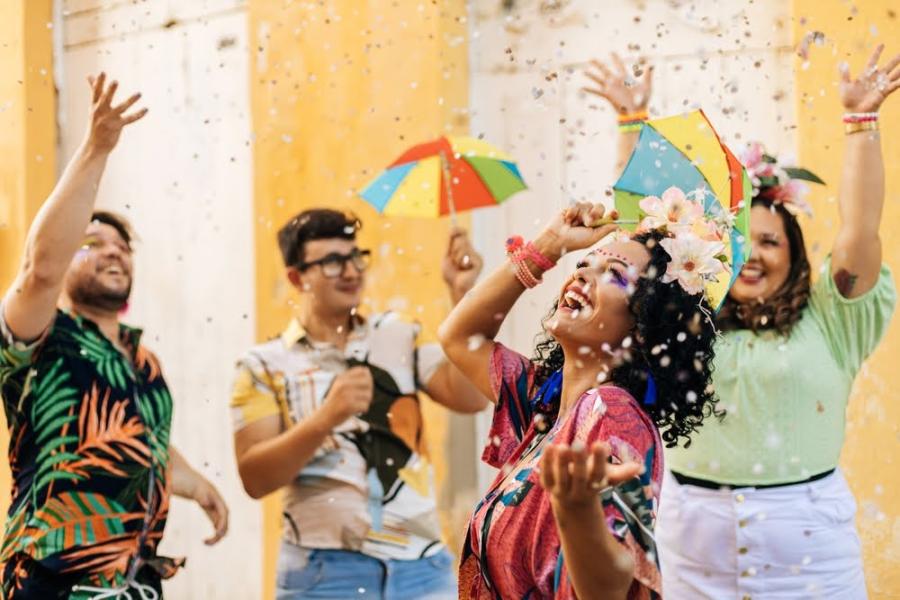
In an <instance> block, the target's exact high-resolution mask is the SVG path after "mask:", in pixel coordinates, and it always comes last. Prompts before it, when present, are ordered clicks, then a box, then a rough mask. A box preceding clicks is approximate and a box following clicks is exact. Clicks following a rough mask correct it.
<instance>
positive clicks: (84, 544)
mask: <svg viewBox="0 0 900 600" xmlns="http://www.w3.org/2000/svg"><path fill="white" fill-rule="evenodd" d="M0 311H2V307H0ZM0 315H2V312H0ZM2 321H3V319H0V328H2V335H0V391H2V396H3V406H4V409H5V411H6V420H7V423H8V427H9V439H10V444H9V463H10V467H11V470H12V479H13V487H12V504H11V506H10V508H9V514H8V517H7V522H6V532H5V535H4V538H3V545H2V549H0V561H2V562H3V572H4V577H3V597H4V598H37V597H40V598H75V597H79V596H80V595H81V594H78V593H77V592H76V593H74V594H72V593H70V592H71V590H72V587H73V586H76V585H82V586H92V587H106V586H119V585H122V584H123V583H124V582H125V581H126V579H128V577H129V575H131V576H132V578H133V579H134V578H137V579H140V577H141V576H143V575H141V576H138V575H137V574H138V573H139V572H140V573H145V572H146V571H147V569H146V567H148V566H149V567H152V568H153V571H154V573H155V574H158V575H161V576H167V575H170V574H171V572H173V571H174V567H175V565H174V563H173V562H172V561H168V560H166V559H161V558H158V557H156V553H155V549H156V546H157V544H158V543H159V541H160V539H161V538H162V534H163V528H164V527H165V523H166V515H167V512H168V504H169V502H168V500H169V491H168V485H167V463H168V459H169V431H170V425H171V416H172V399H171V396H170V395H169V390H168V388H167V386H166V382H165V380H164V379H163V376H162V372H161V371H160V366H159V362H158V361H157V359H156V357H155V356H153V354H151V353H150V352H149V351H148V350H147V349H146V348H144V347H143V346H142V345H141V344H140V338H141V331H140V330H138V329H134V328H130V327H127V326H125V325H120V330H119V333H120V340H121V342H122V344H123V345H124V346H125V348H126V349H127V351H128V353H129V356H125V355H124V354H123V353H121V352H120V351H119V350H118V349H117V348H116V347H115V346H114V345H113V344H112V343H111V342H110V341H109V340H108V339H107V338H106V337H105V336H104V335H103V334H102V333H101V331H100V330H99V328H98V327H97V325H96V324H95V323H93V322H92V321H90V320H88V319H86V318H83V317H80V316H78V315H75V314H70V313H67V312H64V311H58V312H57V315H56V318H55V320H54V323H53V325H52V326H51V328H50V329H49V331H48V332H47V333H46V334H45V335H44V336H43V337H42V338H41V339H40V340H38V341H37V342H34V343H32V344H24V343H22V342H21V341H17V340H16V339H15V338H14V337H13V335H12V333H11V332H10V331H9V329H8V328H7V327H6V325H5V323H3V322H2ZM136 557H140V558H141V560H139V561H138V560H135V559H136ZM142 566H143V567H145V568H143V569H142V568H141V567H142ZM129 571H131V572H130V573H129ZM156 583H157V584H158V578H156Z"/></svg>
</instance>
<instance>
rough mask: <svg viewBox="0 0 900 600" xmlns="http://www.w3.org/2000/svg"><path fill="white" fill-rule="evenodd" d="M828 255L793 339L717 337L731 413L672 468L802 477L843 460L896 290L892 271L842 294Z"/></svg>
mask: <svg viewBox="0 0 900 600" xmlns="http://www.w3.org/2000/svg"><path fill="white" fill-rule="evenodd" d="M830 272H831V260H830V259H828V260H826V261H825V264H824V265H823V266H822V269H821V271H820V273H819V279H818V281H817V282H816V283H815V284H814V285H813V289H812V292H811V295H810V301H809V305H808V306H807V307H806V308H805V309H804V313H803V316H802V317H801V319H800V321H799V322H798V323H797V324H796V325H795V326H794V328H793V330H792V331H791V334H790V336H789V337H787V338H785V337H782V336H779V335H777V334H776V333H774V332H765V333H762V334H759V335H757V334H754V333H753V332H751V331H749V330H740V331H730V332H727V333H725V334H724V336H723V337H722V338H721V339H720V341H719V342H718V343H717V344H716V357H715V361H714V366H715V371H714V374H713V382H714V384H715V388H716V393H717V394H718V397H719V399H720V402H719V407H720V408H724V409H725V411H726V412H727V414H726V416H725V418H724V419H723V420H721V421H720V420H718V419H715V418H709V419H705V420H704V421H703V426H702V427H701V428H700V429H699V430H698V431H697V432H696V433H694V434H693V435H692V436H691V441H692V443H691V446H690V448H684V447H678V448H668V449H666V455H665V458H666V466H667V467H668V468H669V469H671V470H673V471H677V472H679V473H681V474H684V475H688V476H692V477H698V478H701V479H707V480H710V481H717V482H720V483H747V484H756V485H765V484H775V483H789V482H792V481H800V480H803V479H806V478H808V477H810V476H812V475H815V474H817V473H821V472H823V471H827V470H829V469H833V468H834V467H836V466H837V463H838V458H839V457H840V454H841V447H842V446H843V443H844V426H845V421H846V419H845V414H846V408H847V400H848V398H849V396H850V390H851V387H852V386H853V380H854V379H855V378H856V374H857V372H859V369H860V367H861V366H862V363H863V361H864V360H865V359H866V358H867V357H868V356H869V354H871V353H872V351H873V350H874V349H875V346H877V345H878V342H879V341H880V340H881V338H882V336H883V335H884V332H885V330H886V329H887V326H888V324H889V322H890V319H891V315H892V314H893V312H894V305H895V304H896V300H897V293H896V289H895V287H894V281H893V278H892V276H891V272H890V269H889V268H888V267H887V266H882V268H881V274H880V275H879V278H878V282H877V283H876V284H875V287H873V288H872V289H871V290H869V291H868V292H867V293H865V294H863V295H862V296H860V297H858V298H853V299H847V298H844V297H843V296H841V294H840V293H839V292H838V291H837V288H836V287H835V284H834V280H833V278H832V277H831V276H830Z"/></svg>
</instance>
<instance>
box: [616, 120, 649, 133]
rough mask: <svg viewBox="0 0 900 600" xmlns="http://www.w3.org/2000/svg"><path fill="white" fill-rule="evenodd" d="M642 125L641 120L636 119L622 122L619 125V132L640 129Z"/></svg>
mask: <svg viewBox="0 0 900 600" xmlns="http://www.w3.org/2000/svg"><path fill="white" fill-rule="evenodd" d="M643 127H644V122H643V121H638V122H636V123H622V124H620V125H619V132H620V133H631V132H633V131H640V130H641V129H643Z"/></svg>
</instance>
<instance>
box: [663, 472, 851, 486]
mask: <svg viewBox="0 0 900 600" xmlns="http://www.w3.org/2000/svg"><path fill="white" fill-rule="evenodd" d="M671 473H672V477H674V478H675V481H677V482H678V483H680V484H681V485H692V486H694V487H700V488H704V489H707V490H737V489H740V488H752V489H756V490H764V489H769V488H780V487H787V486H789V485H799V484H803V483H810V482H813V481H818V480H819V479H825V478H826V477H828V476H829V475H831V474H832V473H834V469H828V470H827V471H822V472H821V473H816V474H815V475H813V476H812V477H807V478H806V479H802V480H800V481H789V482H786V483H764V484H755V483H719V482H717V481H710V480H708V479H700V478H698V477H690V476H688V475H682V474H681V473H678V472H676V471H671Z"/></svg>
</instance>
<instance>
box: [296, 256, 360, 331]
mask: <svg viewBox="0 0 900 600" xmlns="http://www.w3.org/2000/svg"><path fill="white" fill-rule="evenodd" d="M354 250H359V248H358V247H357V245H356V241H355V240H345V239H342V238H328V239H322V240H311V241H308V242H306V243H305V244H304V245H303V261H304V262H306V263H315V262H316V261H319V260H321V259H323V258H326V257H329V256H341V257H347V256H350V255H351V254H352V253H353V251H354ZM288 278H289V279H290V281H291V282H292V283H293V284H294V286H295V287H296V288H297V290H299V291H300V292H301V293H303V294H306V296H307V300H308V301H309V302H310V305H311V306H312V307H313V311H314V312H321V313H322V314H329V315H331V314H338V315H343V314H344V313H347V314H349V313H350V311H351V310H352V309H354V308H356V307H357V306H359V303H360V302H361V301H362V294H363V287H364V285H365V271H363V270H360V269H359V268H358V267H357V266H356V264H355V263H354V262H353V261H352V260H350V261H344V264H343V269H342V271H341V272H340V275H339V276H337V277H328V276H326V274H325V267H323V265H321V264H314V265H313V266H310V267H309V268H306V269H303V270H302V271H300V270H298V269H297V268H296V267H288Z"/></svg>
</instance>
